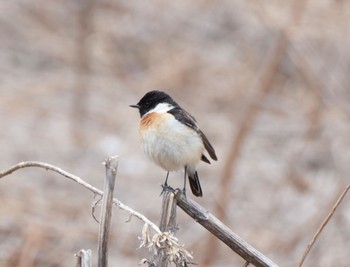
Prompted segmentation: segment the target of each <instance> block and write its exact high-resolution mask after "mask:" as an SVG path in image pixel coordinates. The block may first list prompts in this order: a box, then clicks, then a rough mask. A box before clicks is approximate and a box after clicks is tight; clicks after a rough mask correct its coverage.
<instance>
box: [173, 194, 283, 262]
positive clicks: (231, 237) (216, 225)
mask: <svg viewBox="0 0 350 267" xmlns="http://www.w3.org/2000/svg"><path fill="white" fill-rule="evenodd" d="M177 204H178V206H179V207H180V208H181V209H182V210H183V211H184V212H186V213H187V214H188V215H190V216H191V217H192V218H193V219H195V220H196V221H197V222H198V223H200V224H201V225H202V226H204V227H205V228H206V229H207V230H208V231H209V232H211V233H212V234H213V235H215V236H216V237H217V238H218V239H220V240H221V241H222V242H224V243H225V244H226V245H227V246H228V247H230V248H231V249H232V250H233V251H234V252H236V253H237V254H238V255H240V256H241V257H242V258H243V259H245V260H246V261H247V262H249V263H252V264H254V265H255V266H257V267H268V266H269V267H277V266H278V265H277V264H276V263H274V262H272V261H271V260H270V259H268V258H267V257H266V256H265V255H263V254H262V253H261V252H259V251H257V250H256V249H255V248H253V247H252V246H251V245H249V244H248V243H247V242H246V241H244V240H243V239H242V238H241V237H239V236H238V235H236V234H235V233H234V232H232V231H231V229H229V228H228V227H227V226H226V225H224V224H223V223H222V222H221V221H220V220H218V219H217V218H216V217H215V216H213V215H212V214H210V213H209V212H208V211H206V210H205V209H204V208H203V207H201V206H200V205H199V204H197V203H196V202H194V201H192V200H190V199H186V197H185V196H184V195H183V194H182V193H181V192H180V191H179V192H178V194H177Z"/></svg>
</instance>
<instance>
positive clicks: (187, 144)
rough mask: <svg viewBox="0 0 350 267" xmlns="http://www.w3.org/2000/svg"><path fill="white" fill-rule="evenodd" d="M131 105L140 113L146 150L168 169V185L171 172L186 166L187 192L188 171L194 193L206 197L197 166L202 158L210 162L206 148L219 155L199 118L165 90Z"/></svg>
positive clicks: (214, 157)
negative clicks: (201, 126) (205, 153)
mask: <svg viewBox="0 0 350 267" xmlns="http://www.w3.org/2000/svg"><path fill="white" fill-rule="evenodd" d="M130 107H133V108H137V109H138V110H139V112H140V117H141V121H140V136H141V143H142V147H143V150H144V152H145V153H146V154H147V156H148V157H149V158H150V159H151V160H152V161H153V162H154V163H156V164H157V165H158V166H160V167H161V168H163V169H164V170H166V171H167V176H166V179H165V183H164V186H167V181H168V176H169V172H170V171H177V170H179V169H181V168H184V169H185V176H184V188H183V191H184V193H185V194H186V176H187V174H188V178H189V182H190V187H191V190H192V193H193V194H194V195H195V196H197V197H201V196H203V192H202V188H201V185H200V183H199V179H198V174H197V171H196V165H197V163H198V162H199V161H200V160H202V161H204V162H206V163H209V164H210V161H209V160H208V158H207V157H206V156H205V155H204V151H205V150H206V151H207V152H208V154H209V156H210V157H211V158H212V159H213V160H217V157H216V154H215V150H214V148H213V147H212V145H211V144H210V142H209V140H208V139H207V137H206V136H205V135H204V133H203V132H202V131H201V130H200V129H199V127H198V125H197V122H196V119H195V118H194V117H193V116H192V115H191V114H189V113H188V112H187V111H186V110H184V109H183V108H181V107H180V106H179V105H178V104H177V103H176V102H175V101H174V100H173V99H172V98H171V97H170V96H169V95H168V94H166V93H165V92H162V91H150V92H148V93H147V94H146V95H145V96H144V97H142V98H141V100H140V101H139V102H138V103H137V104H136V105H130Z"/></svg>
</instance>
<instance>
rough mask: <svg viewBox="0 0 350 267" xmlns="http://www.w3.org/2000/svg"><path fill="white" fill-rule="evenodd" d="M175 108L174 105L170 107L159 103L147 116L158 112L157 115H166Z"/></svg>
mask: <svg viewBox="0 0 350 267" xmlns="http://www.w3.org/2000/svg"><path fill="white" fill-rule="evenodd" d="M173 108H174V106H173V105H170V104H169V103H159V104H158V105H157V106H156V107H155V108H153V109H151V110H150V111H148V112H147V113H146V114H145V115H147V114H150V113H153V112H157V113H166V112H168V111H169V110H172V109H173Z"/></svg>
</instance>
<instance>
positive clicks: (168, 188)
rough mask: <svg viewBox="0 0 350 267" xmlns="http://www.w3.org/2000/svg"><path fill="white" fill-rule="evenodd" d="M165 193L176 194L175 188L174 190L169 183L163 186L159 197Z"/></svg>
mask: <svg viewBox="0 0 350 267" xmlns="http://www.w3.org/2000/svg"><path fill="white" fill-rule="evenodd" d="M165 191H171V192H175V190H174V188H172V187H171V186H170V185H168V184H167V183H165V184H162V192H160V195H159V196H161V195H163V193H164V192H165Z"/></svg>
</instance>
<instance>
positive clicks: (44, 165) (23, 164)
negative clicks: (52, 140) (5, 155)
mask: <svg viewBox="0 0 350 267" xmlns="http://www.w3.org/2000/svg"><path fill="white" fill-rule="evenodd" d="M28 167H38V168H43V169H45V170H50V171H53V172H56V173H59V174H61V175H62V176H64V177H66V178H68V179H70V180H72V181H74V182H76V183H78V184H79V185H82V186H83V187H85V188H86V189H88V190H90V191H91V192H93V193H94V194H96V195H99V196H102V195H103V192H102V191H101V190H99V189H97V188H96V187H94V186H92V185H90V184H89V183H87V182H85V181H84V180H83V179H81V178H80V177H78V176H76V175H74V174H71V173H69V172H66V171H64V170H62V169H61V168H58V167H56V166H54V165H51V164H48V163H44V162H40V161H23V162H20V163H18V164H16V165H14V166H12V167H10V168H9V169H7V170H5V171H2V172H0V179H1V178H3V177H5V176H7V175H9V174H11V173H13V172H14V171H17V170H19V169H22V168H28ZM113 203H114V204H115V205H117V206H118V207H119V208H120V209H122V210H124V211H126V212H128V213H129V214H130V215H131V216H135V217H136V218H138V219H140V220H141V221H143V222H144V223H146V224H148V225H149V226H150V227H151V228H152V229H153V230H154V231H155V232H157V233H161V231H160V230H159V228H158V226H157V225H156V224H154V223H153V222H152V221H150V220H149V219H147V218H146V217H145V216H144V215H143V214H141V213H139V212H137V211H135V210H133V209H132V208H130V207H128V206H126V205H125V204H123V203H122V202H120V201H119V200H118V199H116V198H113Z"/></svg>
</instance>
